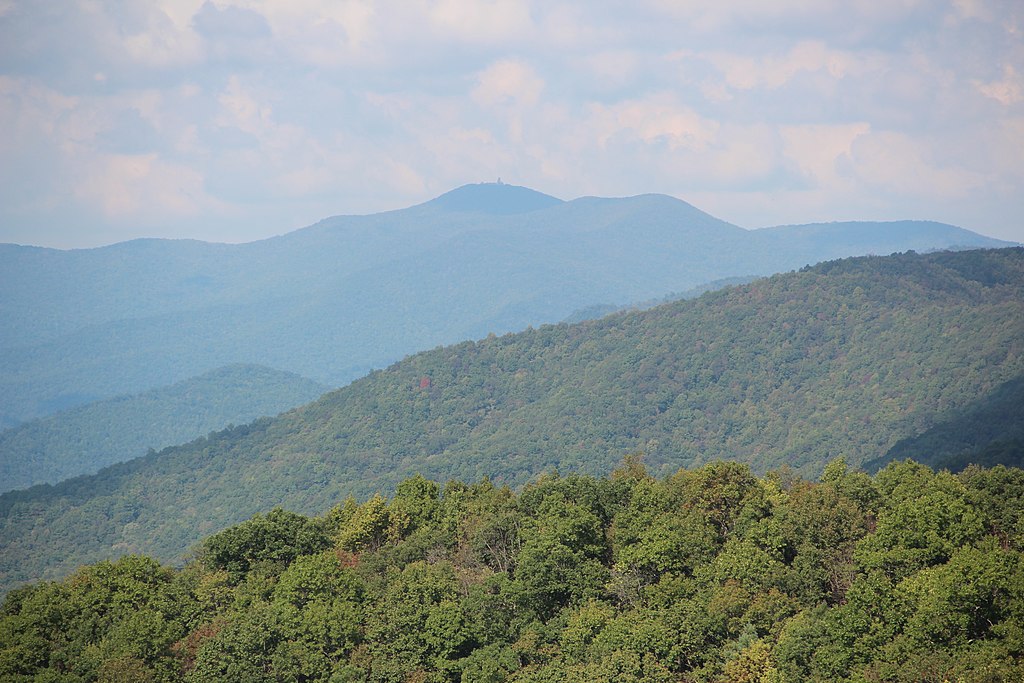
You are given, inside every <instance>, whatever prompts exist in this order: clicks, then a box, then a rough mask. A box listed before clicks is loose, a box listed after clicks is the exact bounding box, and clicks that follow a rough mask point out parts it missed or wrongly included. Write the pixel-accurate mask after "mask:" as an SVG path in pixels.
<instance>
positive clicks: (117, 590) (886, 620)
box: [0, 458, 1024, 683]
mask: <svg viewBox="0 0 1024 683" xmlns="http://www.w3.org/2000/svg"><path fill="white" fill-rule="evenodd" d="M1022 532H1024V471H1022V470H1019V469H1007V468H1004V467H997V468H994V469H990V470H985V469H980V468H976V467H972V468H968V469H967V470H965V471H964V472H963V473H961V474H960V475H952V474H949V473H948V472H942V473H939V474H935V473H933V472H932V471H931V470H929V469H928V468H926V467H924V466H923V465H918V464H914V463H909V462H907V463H893V464H891V465H889V466H888V467H886V468H885V469H883V470H882V471H881V472H879V473H878V474H877V475H876V476H875V477H874V478H872V477H869V476H868V475H866V474H863V473H853V472H849V471H847V469H846V467H845V465H844V464H843V463H842V461H835V462H833V463H831V464H829V465H828V466H827V467H826V468H825V472H824V475H823V477H822V481H821V483H811V482H807V481H803V480H800V479H799V478H797V477H794V476H793V475H792V474H790V473H773V474H770V475H768V476H766V477H764V478H761V479H758V478H756V477H755V476H753V474H752V473H751V472H750V470H749V469H748V467H747V466H745V465H740V464H736V463H725V462H719V463H713V464H708V465H705V466H703V467H701V468H698V469H696V470H691V471H686V470H681V471H679V472H677V473H674V474H672V475H671V476H668V477H664V478H659V479H656V478H653V477H650V476H648V475H647V474H646V472H645V471H644V469H643V467H642V465H641V464H640V462H639V461H638V460H636V459H635V458H631V459H627V460H626V462H624V463H623V465H622V466H620V467H619V468H618V469H616V470H615V471H614V472H613V473H612V474H611V476H610V477H609V478H601V479H595V478H591V477H588V476H577V475H573V476H569V477H558V476H545V477H542V478H541V479H539V480H538V481H536V482H534V483H532V484H530V485H528V486H526V487H525V489H523V490H522V492H521V493H519V494H518V495H517V494H516V493H514V492H512V491H511V490H509V489H508V488H499V487H496V486H494V485H493V484H492V483H491V482H489V481H482V482H479V483H474V484H465V483H462V482H458V481H449V482H447V483H446V484H444V485H443V486H439V485H438V484H436V483H434V482H432V481H429V480H427V479H424V478H422V477H413V478H410V479H407V480H405V481H403V482H401V483H400V484H399V485H398V486H397V489H396V493H395V495H394V497H393V498H392V499H391V500H390V501H388V500H385V499H384V498H381V497H373V498H370V499H369V500H367V501H365V502H363V503H361V504H360V503H357V502H356V501H354V500H352V499H348V500H346V501H344V502H338V503H337V504H336V505H334V506H333V507H332V508H331V510H330V511H329V512H327V513H326V514H325V515H323V516H321V517H314V518H308V517H303V516H301V515H297V514H295V513H293V512H288V511H285V510H282V509H280V508H278V509H274V510H272V511H270V512H268V513H267V514H265V515H257V516H255V517H253V518H252V519H250V520H248V521H246V522H244V523H242V524H239V525H238V526H235V527H233V528H230V529H226V530H224V531H221V532H219V533H217V534H215V535H213V536H210V537H207V538H206V539H204V540H203V541H202V543H201V544H200V546H199V547H198V551H197V555H196V559H195V560H194V561H193V562H191V563H189V564H188V565H187V566H185V567H184V569H181V570H174V569H171V568H168V567H164V566H161V565H160V564H158V563H157V562H155V561H154V560H152V559H149V558H146V557H140V556H131V557H125V558H122V559H120V560H118V561H117V562H114V563H108V562H103V563H100V564H97V565H94V566H90V567H84V568H81V569H79V570H78V571H77V572H75V574H74V575H72V576H71V577H69V578H68V579H67V580H65V581H63V582H60V583H40V584H36V585H33V586H29V587H25V588H22V589H19V590H17V591H14V592H13V593H11V594H10V595H8V596H7V599H6V601H5V602H4V603H3V606H2V607H0V678H2V680H4V681H9V682H10V683H20V682H25V683H28V682H29V681H44V680H47V681H48V680H60V681H66V682H68V683H78V682H79V681H81V682H84V681H96V680H99V681H132V682H133V683H139V682H144V681H149V682H153V683H156V682H163V681H166V682H167V683H172V682H173V683H178V682H179V681H185V682H186V683H201V682H203V683H205V682H210V683H212V682H215V681H216V682H221V681H232V682H235V683H256V682H270V681H308V682H314V681H315V682H322V683H327V682H328V681H330V682H334V683H337V682H341V681H348V682H353V683H354V682H357V681H366V682H369V683H403V682H409V681H420V682H424V683H427V682H433V683H442V682H446V681H451V682H455V681H466V682H469V681H472V682H474V683H479V682H491V683H499V682H502V681H510V682H518V683H527V682H529V683H541V682H554V681H568V682H574V683H641V682H642V683H678V682H682V681H686V682H691V683H737V682H744V681H749V682H755V681H757V682H769V683H803V682H805V681H811V682H820V683H825V682H828V683H836V682H843V681H849V682H851V683H852V682H853V681H858V682H862V681H889V682H892V683H920V682H922V681H985V682H987V683H1017V682H1019V681H1021V680H1024V631H1022V624H1024V552H1022V551H1024V535H1022Z"/></svg>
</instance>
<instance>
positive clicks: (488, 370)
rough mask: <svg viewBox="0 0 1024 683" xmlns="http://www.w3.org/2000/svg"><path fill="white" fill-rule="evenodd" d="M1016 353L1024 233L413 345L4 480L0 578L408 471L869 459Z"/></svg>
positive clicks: (1020, 355) (1022, 343)
mask: <svg viewBox="0 0 1024 683" xmlns="http://www.w3.org/2000/svg"><path fill="white" fill-rule="evenodd" d="M1022 372H1024V249H1020V248H1013V249H1002V250H991V251H974V252H959V253H936V254H929V255H917V254H902V255H894V256H888V257H869V258H857V259H850V260H844V261H835V262H829V263H824V264H821V265H819V266H816V267H813V268H808V269H806V270H804V271H802V272H799V273H790V274H786V275H779V276H774V277H771V278H767V279H763V280H759V281H756V282H753V283H751V284H749V285H743V286H739V287H734V288H731V289H726V290H722V291H719V292H713V293H709V294H706V295H704V296H702V297H700V298H698V299H695V300H691V301H682V302H677V303H672V304H667V305H665V306H660V307H658V308H655V309H651V310H649V311H644V312H635V313H626V314H620V315H615V316H610V317H608V318H603V319H601V320H596V321H591V322H586V323H582V324H580V325H573V326H569V325H558V326H546V327H542V328H540V329H536V330H529V331H526V332H523V333H521V334H516V335H506V336H503V337H490V338H487V339H483V340H481V341H478V342H465V343H462V344H458V345H456V346H452V347H447V348H439V349H436V350H434V351H430V352H425V353H421V354H418V355H416V356H412V357H410V358H407V359H406V360H404V361H402V362H400V363H397V364H395V365H394V366H392V367H390V368H388V369H387V370H384V371H379V372H375V373H373V374H371V375H370V376H368V377H366V378H364V379H362V380H359V381H357V382H354V383H353V384H351V385H349V386H348V387H345V388H343V389H340V390H338V391H335V392H332V393H330V394H327V395H325V396H324V397H322V398H321V399H320V400H318V401H316V402H314V403H312V404H309V405H307V406H304V407H302V408H299V409H296V410H293V411H291V412H289V413H286V414H284V415H282V416H280V417H278V418H275V419H267V420H258V421H256V422H254V423H252V424H251V425H246V426H243V427H237V428H234V429H232V430H227V431H224V432H221V433H217V434H213V435H210V436H209V437H208V438H204V439H201V440H199V441H196V442H193V443H191V444H188V445H184V446H180V447H174V448H170V449H167V450H166V451H163V452H161V453H159V454H152V455H150V456H147V457H144V458H141V459H138V460H134V461H131V462H128V463H123V464H120V465H115V466H113V467H110V468H108V469H106V470H103V471H102V472H100V473H98V474H97V475H95V476H92V477H83V478H79V479H75V480H70V481H67V482H62V483H61V484H58V485H56V486H52V487H50V486H44V487H36V488H33V489H29V490H27V491H21V492H12V493H8V494H5V495H4V496H2V497H0V572H2V577H3V585H6V586H10V585H12V584H15V583H17V582H18V581H22V580H28V579H34V578H39V577H42V576H47V577H59V576H63V575H65V574H66V573H68V572H70V571H71V570H73V569H74V567H76V566H77V565H78V564H80V563H82V562H92V561H98V560H100V559H104V558H111V557H114V556H117V555H120V554H122V553H126V552H143V553H146V554H152V555H155V556H156V557H158V558H159V559H162V560H169V559H172V558H175V557H178V556H180V554H181V553H183V552H184V551H185V549H186V548H188V547H189V546H191V545H192V544H193V543H195V542H196V541H197V540H198V539H199V538H200V537H201V536H202V535H205V534H209V533H212V532H214V531H216V530H217V529H220V528H223V527H225V526H227V525H229V524H233V523H237V522H239V521H241V520H242V519H244V518H246V517H247V516H249V515H252V514H254V513H257V512H261V511H266V510H269V509H270V508H272V507H274V506H275V505H283V506H285V507H287V508H289V509H293V510H296V511H298V512H300V513H303V514H318V513H321V512H323V511H324V510H326V509H327V508H328V507H329V506H330V505H332V504H333V503H334V502H335V501H337V500H341V499H343V498H344V497H345V496H346V495H349V494H356V495H369V494H372V493H373V492H375V491H389V490H392V489H393V487H394V486H395V485H396V484H397V483H398V482H399V481H401V480H402V479H403V478H404V477H407V476H410V475H412V474H414V473H417V472H420V473H423V474H424V475H426V476H429V477H432V478H437V479H445V478H458V479H462V480H464V481H472V480H476V479H479V478H481V477H483V476H490V477H492V478H494V479H495V480H497V481H499V482H502V483H508V484H510V485H513V486H517V485H520V484H523V483H525V482H527V481H528V480H529V479H531V478H532V477H533V476H535V475H537V474H538V473H540V472H543V471H546V470H550V469H552V468H557V469H558V470H560V471H562V472H577V473H596V474H601V473H605V472H607V471H608V470H609V469H610V468H611V467H612V466H613V465H614V463H615V462H616V461H618V459H619V458H621V457H622V455H623V454H624V453H629V452H635V451H643V452H645V453H646V457H647V462H648V463H649V466H650V467H651V469H652V471H653V472H654V473H655V474H657V475H664V474H667V473H670V472H673V471H675V470H676V469H677V468H678V467H680V466H687V467H696V466H699V465H700V464H702V463H705V462H710V461H713V460H718V459H734V460H740V461H745V462H748V463H750V464H751V466H752V467H753V469H754V471H755V472H758V473H762V472H765V471H767V470H768V469H770V468H774V467H780V466H783V465H788V466H791V467H793V468H795V469H796V470H797V471H799V472H802V473H806V474H808V475H814V474H817V473H818V472H820V470H821V468H822V466H823V465H824V463H825V462H827V461H829V460H830V459H832V458H834V457H836V456H839V455H842V456H845V457H846V458H847V460H848V462H849V463H850V464H851V465H854V466H856V465H860V464H862V463H864V462H865V461H867V460H870V459H872V458H876V457H878V456H879V455H881V454H884V453H886V452H887V451H888V449H889V448H891V447H892V446H893V445H894V444H895V443H896V442H897V441H899V440H900V439H901V438H904V437H908V436H912V435H915V434H919V433H920V432H922V431H923V430H925V429H927V428H929V427H931V426H933V425H934V424H936V423H937V422H939V421H940V420H942V419H944V417H945V416H946V415H948V414H949V412H950V411H954V410H957V409H960V408H964V407H967V406H969V405H970V404H971V403H973V402H974V401H976V400H978V399H979V398H980V397H982V396H984V395H985V394H987V393H988V392H990V391H992V390H993V389H994V388H995V387H996V386H998V385H999V384H1000V383H1002V382H1005V381H1008V380H1009V379H1011V378H1013V377H1016V376H1019V375H1020V374H1021V373H1022Z"/></svg>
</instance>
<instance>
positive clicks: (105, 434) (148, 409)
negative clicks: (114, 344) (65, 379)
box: [0, 364, 327, 493]
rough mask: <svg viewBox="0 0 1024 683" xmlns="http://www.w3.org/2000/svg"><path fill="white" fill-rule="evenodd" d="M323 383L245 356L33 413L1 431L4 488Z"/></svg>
mask: <svg viewBox="0 0 1024 683" xmlns="http://www.w3.org/2000/svg"><path fill="white" fill-rule="evenodd" d="M325 391H327V387H325V386H323V385H321V384H317V383H316V382H314V381H312V380H309V379H305V378H304V377H299V376H298V375H296V374H293V373H290V372H283V371H281V370H273V369H271V368H266V367H262V366H259V365H241V364H239V365H229V366H225V367H223V368H218V369H216V370H212V371H210V372H207V373H204V374H202V375H200V376H198V377H193V378H190V379H187V380H183V381H181V382H176V383H175V384H172V385H170V386H167V387H160V388H157V389H151V390H149V391H146V392H143V393H141V394H135V395H131V396H118V397H116V398H112V399H106V400H103V401H96V402H94V403H89V404H86V405H83V406H77V407H75V408H69V409H68V410H65V411H61V412H59V413H55V414H53V415H47V416H46V417H42V418H37V419H35V420H30V421H29V422H25V423H23V424H21V425H18V426H17V427H14V428H12V429H7V430H5V431H3V432H0V493H3V492H4V491H9V490H11V489H18V488H24V487H26V486H31V485H32V484H42V483H51V484H53V483H56V482H58V481H60V480H62V479H67V478H68V477H74V476H78V475H81V474H92V473H94V472H96V470H98V469H100V468H101V467H106V466H107V465H111V464H113V463H116V462H122V461H124V460H130V459H132V458H137V457H139V456H141V455H145V453H146V451H147V449H162V448H166V447H167V446H173V445H175V444H180V443H184V442H186V441H191V440H193V439H195V438H196V437H198V436H202V435H204V434H207V433H208V432H211V431H214V430H220V429H223V428H224V427H225V426H227V425H231V424H244V423H246V422H251V421H252V420H254V419H255V418H257V417H260V416H262V415H277V414H278V413H280V412H283V411H285V410H288V409H289V408H292V407H294V406H297V405H300V404H302V403H307V402H309V401H312V400H313V399H315V398H317V397H318V396H320V395H321V394H323V393H324V392H325Z"/></svg>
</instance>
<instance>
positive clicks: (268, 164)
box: [0, 0, 1024, 248]
mask: <svg viewBox="0 0 1024 683" xmlns="http://www.w3.org/2000/svg"><path fill="white" fill-rule="evenodd" d="M0 127H2V130H3V131H4V132H3V135H2V136H0V241H2V242H19V243H23V244H37V245H43V246H55V247H61V248H68V247H85V246H95V245H100V244H109V243H112V242H117V241H122V240H126V239H131V238H134V237H143V236H148V237H190V238H198V239H204V240H211V241H227V242H242V241H249V240H254V239H260V238H263V237H267V236H270V235H274V234H280V233H283V232H288V231H290V230H293V229H296V228H299V227H302V226H304V225H308V224H310V223H313V222H315V221H317V220H319V219H321V218H324V217H326V216H329V215H336V214H351V213H357V214H358V213H372V212H376V211H381V210H387V209H394V208H401V207H404V206H408V205H411V204H415V203H418V202H421V201H424V200H426V199H429V198H431V197H433V196H436V195H438V194H441V193H442V192H445V191H447V190H449V189H451V188H453V187H456V186H458V185H462V184H464V183H470V182H480V181H485V180H487V181H489V180H494V179H497V178H498V177H501V178H502V179H503V180H504V181H505V182H510V183H515V184H519V185H526V186H529V187H532V188H534V189H537V190H540V191H543V192H547V193H549V194H553V195H556V196H558V197H562V198H565V199H570V198H573V197H578V196H583V195H601V196H624V195H633V194H640V193H645V192H661V193H666V194H670V195H673V196H676V197H679V198H681V199H685V200H687V201H689V202H691V203H693V204H695V205H696V206H698V207H700V208H702V209H704V210H706V211H708V212H710V213H712V214H714V215H716V216H718V217H720V218H724V219H726V220H729V221H732V222H734V223H736V224H738V225H741V226H743V227H748V228H755V227H763V226H767V225H775V224H784V223H800V222H811V221H822V220H847V219H873V220H885V219H903V218H922V219H933V220H940V221H944V222H948V223H954V224H957V225H961V226H963V227H966V228H969V229H972V230H975V231H978V232H981V233H984V234H987V235H991V236H994V237H1001V238H1004V239H1012V240H1018V241H1024V3H1021V2H1019V1H1017V0H1009V1H1006V2H997V1H988V0H952V1H942V0H841V1H837V2H829V1H828V0H773V1H772V2H764V1H763V0H737V1H735V2H728V1H719V2H715V3H706V2H690V1H687V0H676V1H670V0H635V1H634V2H630V3H619V2H596V1H586V2H584V1H580V2H561V1H559V0H545V1H544V2H539V1H538V2H519V1H514V0H491V1H480V2H469V1H463V0H436V1H423V0H401V1H399V2H391V1H388V0H378V1H375V2H363V1H345V0H288V1H284V0H280V1H276V2H266V1H263V2H260V1H256V0H238V1H237V2H226V1H225V2H221V1H218V2H208V1H204V0H153V1H152V2H145V1H143V0H110V1H105V0H63V1H61V2H50V1H42V2H41V1H39V0H32V1H23V0H0Z"/></svg>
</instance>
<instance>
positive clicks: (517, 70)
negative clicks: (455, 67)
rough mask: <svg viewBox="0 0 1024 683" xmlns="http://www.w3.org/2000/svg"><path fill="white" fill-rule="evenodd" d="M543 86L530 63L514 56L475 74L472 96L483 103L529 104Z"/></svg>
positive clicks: (533, 101)
mask: <svg viewBox="0 0 1024 683" xmlns="http://www.w3.org/2000/svg"><path fill="white" fill-rule="evenodd" d="M543 90H544V80H543V79H542V78H540V76H538V75H537V74H536V72H534V70H533V69H531V68H530V67H529V65H527V64H525V63H523V62H520V61H515V60H502V61H500V62H496V63H494V64H491V65H490V66H488V67H487V68H486V69H484V70H483V71H481V72H480V73H479V74H478V76H477V85H476V87H475V88H474V89H473V93H472V95H473V99H474V100H476V101H477V102H478V103H480V104H482V105H485V106H495V105H506V104H514V105H521V106H532V105H534V104H536V103H537V100H538V99H539V98H540V94H541V91H543Z"/></svg>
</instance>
